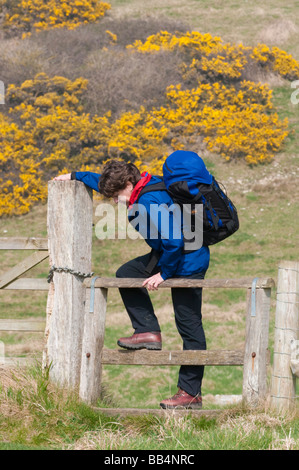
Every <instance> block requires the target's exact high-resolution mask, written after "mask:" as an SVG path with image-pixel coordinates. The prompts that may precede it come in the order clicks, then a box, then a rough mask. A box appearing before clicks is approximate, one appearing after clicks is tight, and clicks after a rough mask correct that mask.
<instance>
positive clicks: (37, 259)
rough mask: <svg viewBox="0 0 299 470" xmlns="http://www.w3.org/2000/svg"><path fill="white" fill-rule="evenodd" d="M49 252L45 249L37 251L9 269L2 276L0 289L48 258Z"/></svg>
mask: <svg viewBox="0 0 299 470" xmlns="http://www.w3.org/2000/svg"><path fill="white" fill-rule="evenodd" d="M48 256H49V255H48V253H47V252H45V251H41V252H39V251H35V252H34V253H32V254H31V255H30V256H28V257H27V258H25V259H24V260H22V261H21V262H20V263H19V264H17V265H16V266H14V267H13V268H11V269H10V270H9V271H7V272H6V273H4V274H3V275H2V277H1V278H0V289H3V288H4V287H7V286H8V285H9V284H11V283H12V282H13V281H15V280H16V279H18V278H19V277H20V276H22V274H24V273H26V272H27V271H29V270H30V269H32V268H34V267H35V266H36V265H38V264H39V263H41V262H42V261H44V260H45V259H46V258H48Z"/></svg>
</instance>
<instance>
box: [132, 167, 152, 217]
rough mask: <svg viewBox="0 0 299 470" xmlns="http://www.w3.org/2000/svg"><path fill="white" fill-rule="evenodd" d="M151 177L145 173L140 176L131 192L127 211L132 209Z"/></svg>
mask: <svg viewBox="0 0 299 470" xmlns="http://www.w3.org/2000/svg"><path fill="white" fill-rule="evenodd" d="M151 177H152V175H150V174H149V173H147V172H146V171H145V172H143V173H142V174H141V179H140V180H139V181H138V183H137V184H136V186H135V187H134V189H133V191H132V194H131V197H130V201H129V209H130V208H131V207H132V205H133V204H134V202H136V201H137V199H138V196H139V194H140V192H141V190H142V189H143V188H144V186H146V185H147V183H148V182H149V181H150V179H151Z"/></svg>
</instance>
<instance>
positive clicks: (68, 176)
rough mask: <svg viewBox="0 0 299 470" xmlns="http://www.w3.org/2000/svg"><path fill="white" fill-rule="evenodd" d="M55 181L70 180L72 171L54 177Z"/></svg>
mask: <svg viewBox="0 0 299 470" xmlns="http://www.w3.org/2000/svg"><path fill="white" fill-rule="evenodd" d="M53 179H54V181H68V180H70V179H71V173H66V174H65V175H58V176H55V178H53Z"/></svg>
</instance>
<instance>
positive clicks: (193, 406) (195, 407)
mask: <svg viewBox="0 0 299 470" xmlns="http://www.w3.org/2000/svg"><path fill="white" fill-rule="evenodd" d="M160 406H161V408H163V410H200V409H201V408H202V404H201V403H193V404H192V403H191V404H190V405H186V406H182V405H179V406H173V405H164V403H160Z"/></svg>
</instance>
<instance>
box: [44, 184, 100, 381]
mask: <svg viewBox="0 0 299 470" xmlns="http://www.w3.org/2000/svg"><path fill="white" fill-rule="evenodd" d="M92 216H93V204H92V191H91V190H89V189H87V188H86V186H85V185H84V184H83V183H81V182H78V181H51V182H49V192H48V239H49V258H50V266H51V271H52V272H51V271H50V273H51V277H52V279H51V282H50V289H49V295H48V304H47V326H46V348H45V351H44V366H48V367H50V378H51V379H52V380H53V381H55V382H56V383H58V384H59V385H61V386H65V387H67V388H70V389H74V388H79V384H80V373H81V355H82V341H83V331H84V315H85V313H84V310H85V296H86V288H85V286H84V283H83V281H84V276H85V275H87V276H88V275H91V273H90V271H91V247H92ZM53 266H54V267H53Z"/></svg>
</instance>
